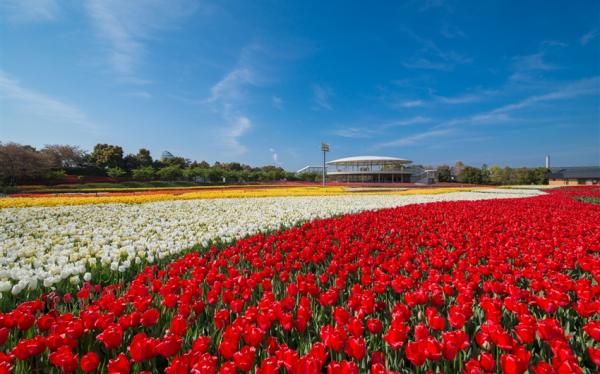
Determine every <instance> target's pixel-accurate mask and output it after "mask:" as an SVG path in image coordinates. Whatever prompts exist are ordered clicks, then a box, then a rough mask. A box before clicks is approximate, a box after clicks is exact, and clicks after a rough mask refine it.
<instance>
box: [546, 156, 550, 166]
mask: <svg viewBox="0 0 600 374" xmlns="http://www.w3.org/2000/svg"><path fill="white" fill-rule="evenodd" d="M546 169H550V156H549V155H546Z"/></svg>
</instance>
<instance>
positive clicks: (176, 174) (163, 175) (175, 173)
mask: <svg viewBox="0 0 600 374" xmlns="http://www.w3.org/2000/svg"><path fill="white" fill-rule="evenodd" d="M156 175H158V177H159V178H160V179H162V180H167V181H174V180H177V179H180V178H181V177H182V176H183V170H182V169H181V167H179V165H170V166H165V167H164V168H161V169H159V170H158V171H157V172H156Z"/></svg>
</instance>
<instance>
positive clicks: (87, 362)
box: [79, 352, 100, 373]
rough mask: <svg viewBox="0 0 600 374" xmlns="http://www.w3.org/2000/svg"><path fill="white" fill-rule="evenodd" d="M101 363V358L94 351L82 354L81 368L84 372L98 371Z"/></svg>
mask: <svg viewBox="0 0 600 374" xmlns="http://www.w3.org/2000/svg"><path fill="white" fill-rule="evenodd" d="M99 364H100V358H99V357H98V355H97V354H96V353H94V352H88V353H86V354H85V355H83V356H81V361H80V362H79V366H81V370H82V371H83V372H84V373H91V372H94V371H96V369H97V368H98V365H99Z"/></svg>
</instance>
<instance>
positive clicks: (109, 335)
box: [96, 325, 123, 349]
mask: <svg viewBox="0 0 600 374" xmlns="http://www.w3.org/2000/svg"><path fill="white" fill-rule="evenodd" d="M96 339H97V340H98V341H99V342H101V343H102V344H104V347H105V348H106V349H115V348H117V347H118V346H120V345H121V342H122V340H123V330H122V329H121V326H119V325H110V326H108V327H107V328H106V329H105V330H104V331H103V332H102V333H100V334H98V336H96Z"/></svg>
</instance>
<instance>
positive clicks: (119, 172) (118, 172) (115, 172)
mask: <svg viewBox="0 0 600 374" xmlns="http://www.w3.org/2000/svg"><path fill="white" fill-rule="evenodd" d="M126 173H127V172H126V171H125V170H123V169H121V168H120V167H118V166H117V167H114V168H108V169H106V175H108V176H109V177H111V178H120V177H122V176H124V175H125V174H126Z"/></svg>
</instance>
